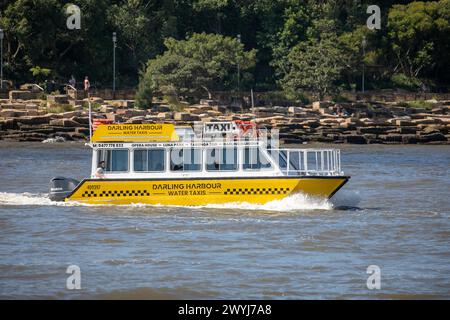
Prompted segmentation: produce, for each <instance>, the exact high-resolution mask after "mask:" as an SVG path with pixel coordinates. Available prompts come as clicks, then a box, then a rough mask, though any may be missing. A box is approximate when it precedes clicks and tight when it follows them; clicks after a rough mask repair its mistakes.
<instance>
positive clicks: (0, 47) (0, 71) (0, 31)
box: [0, 29, 5, 89]
mask: <svg viewBox="0 0 450 320" xmlns="http://www.w3.org/2000/svg"><path fill="white" fill-rule="evenodd" d="M4 36H5V34H4V33H3V29H0V88H2V89H3V37H4Z"/></svg>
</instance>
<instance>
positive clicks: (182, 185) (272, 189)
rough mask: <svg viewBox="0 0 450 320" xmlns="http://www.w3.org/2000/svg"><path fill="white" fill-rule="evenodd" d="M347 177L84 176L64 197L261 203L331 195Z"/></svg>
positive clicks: (172, 202) (129, 201)
mask: <svg viewBox="0 0 450 320" xmlns="http://www.w3.org/2000/svg"><path fill="white" fill-rule="evenodd" d="M348 179H349V177H346V176H336V177H334V176H333V177H311V176H308V177H257V178H207V179H205V178H203V179H201V178H199V179H85V180H83V181H82V182H81V183H80V184H79V185H78V186H77V188H76V189H75V190H74V191H73V192H72V193H71V194H70V195H69V196H68V197H67V198H66V199H65V201H76V202H82V203H88V204H114V205H126V204H133V203H143V204H152V205H157V204H159V205H176V206H198V205H208V204H223V203H230V202H247V203H253V204H264V203H267V202H270V201H273V200H281V199H283V198H285V197H287V196H289V195H292V194H295V193H303V194H306V195H308V196H311V197H320V198H331V197H332V196H333V194H335V193H336V192H337V191H338V190H339V189H340V188H341V187H342V186H343V185H344V184H345V183H346V182H347V181H348Z"/></svg>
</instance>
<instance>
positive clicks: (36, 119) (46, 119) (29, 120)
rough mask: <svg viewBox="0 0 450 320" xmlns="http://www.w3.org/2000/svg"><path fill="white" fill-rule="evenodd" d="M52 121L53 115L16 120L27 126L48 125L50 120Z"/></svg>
mask: <svg viewBox="0 0 450 320" xmlns="http://www.w3.org/2000/svg"><path fill="white" fill-rule="evenodd" d="M51 119H53V115H43V116H26V117H21V118H18V119H17V122H20V123H23V124H29V125H36V124H46V123H49V122H50V120H51Z"/></svg>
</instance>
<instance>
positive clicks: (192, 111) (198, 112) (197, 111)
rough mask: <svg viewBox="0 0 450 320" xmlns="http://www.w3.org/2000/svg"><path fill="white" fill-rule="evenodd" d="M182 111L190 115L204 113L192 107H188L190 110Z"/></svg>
mask: <svg viewBox="0 0 450 320" xmlns="http://www.w3.org/2000/svg"><path fill="white" fill-rule="evenodd" d="M183 111H185V112H188V113H190V114H201V113H203V112H204V110H202V109H199V108H193V107H190V108H184V110H183Z"/></svg>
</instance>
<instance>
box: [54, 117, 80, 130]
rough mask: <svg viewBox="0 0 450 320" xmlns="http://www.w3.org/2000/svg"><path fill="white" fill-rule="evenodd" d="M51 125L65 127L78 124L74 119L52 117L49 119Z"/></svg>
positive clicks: (74, 126)
mask: <svg viewBox="0 0 450 320" xmlns="http://www.w3.org/2000/svg"><path fill="white" fill-rule="evenodd" d="M50 125H51V126H57V127H66V128H76V127H79V126H80V124H79V123H78V122H76V121H73V120H70V119H64V118H63V119H54V120H51V121H50Z"/></svg>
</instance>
